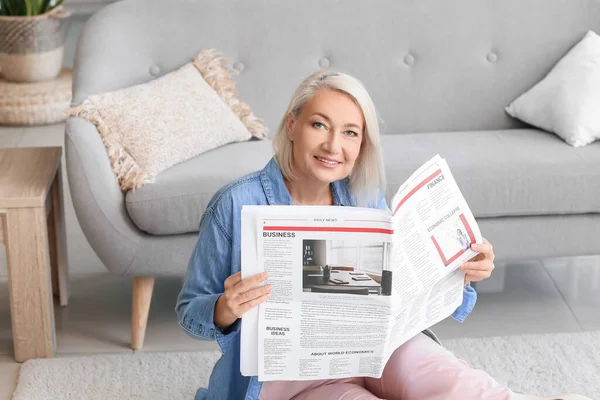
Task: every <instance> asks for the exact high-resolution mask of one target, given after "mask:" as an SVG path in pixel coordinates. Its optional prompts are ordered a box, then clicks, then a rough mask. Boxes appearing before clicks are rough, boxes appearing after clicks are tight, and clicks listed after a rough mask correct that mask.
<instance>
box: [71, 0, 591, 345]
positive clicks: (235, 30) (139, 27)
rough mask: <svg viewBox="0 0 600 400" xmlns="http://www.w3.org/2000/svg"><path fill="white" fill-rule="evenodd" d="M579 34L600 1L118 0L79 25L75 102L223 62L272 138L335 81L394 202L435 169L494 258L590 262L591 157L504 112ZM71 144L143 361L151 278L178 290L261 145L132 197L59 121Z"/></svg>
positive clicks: (185, 169) (84, 130)
mask: <svg viewBox="0 0 600 400" xmlns="http://www.w3.org/2000/svg"><path fill="white" fill-rule="evenodd" d="M588 29H592V30H596V31H597V32H599V31H600V1H593V0H569V1H564V0H504V1H495V0H465V1H451V2H449V1H446V0H419V1H410V0H385V1H367V0H352V1H340V0H304V1H301V2H300V1H297V2H290V1H286V2H282V1H278V0H262V1H257V0H226V1H224V0H218V1H217V0H212V1H208V0H202V1H193V0H188V1H181V0H179V1H173V0H171V1H169V4H168V6H167V5H166V3H165V2H164V1H159V0H126V1H123V2H118V3H114V4H111V5H109V6H107V7H106V8H104V9H102V10H100V11H99V12H98V13H97V14H95V15H94V16H93V17H92V18H91V19H90V20H89V21H88V22H87V24H86V25H85V28H84V29H83V31H82V33H81V36H80V39H79V43H78V48H77V54H76V60H75V67H74V82H73V104H80V103H81V102H82V101H83V100H84V99H85V98H86V97H87V96H88V95H91V94H94V93H101V92H105V91H110V90H115V89H119V88H124V87H128V86H131V85H135V84H139V83H143V82H146V81H149V80H151V79H154V78H156V77H158V76H161V75H164V74H166V73H168V72H169V71H172V70H174V69H176V68H177V67H179V66H181V65H183V64H184V63H186V62H188V61H189V60H191V58H192V57H193V56H194V55H195V54H197V53H198V52H199V51H200V50H202V49H208V48H215V49H218V50H220V51H222V52H223V53H224V54H225V55H226V56H227V57H229V58H230V59H231V61H232V64H233V67H234V68H235V69H237V70H238V71H239V75H238V76H237V77H236V81H237V85H238V86H237V87H238V89H239V92H240V95H241V98H242V99H243V100H244V101H246V102H248V103H249V104H250V105H251V106H252V108H253V110H254V112H255V113H256V114H257V115H258V116H260V117H263V118H264V120H265V123H266V124H267V126H268V127H269V128H270V129H271V130H274V129H275V127H276V125H277V123H278V121H279V119H280V118H281V117H282V113H283V112H284V110H285V108H286V105H287V102H288V101H289V98H290V96H291V94H292V91H293V89H294V88H295V87H296V85H297V84H298V83H299V82H300V81H301V80H302V79H303V78H304V77H305V76H307V75H308V74H310V73H311V72H313V71H315V70H317V69H321V68H333V69H339V70H341V71H344V72H348V73H350V74H352V75H355V76H356V77H358V78H359V79H361V80H362V81H363V82H364V84H365V85H366V87H367V88H368V90H369V91H370V93H371V94H372V97H373V99H374V101H375V104H376V106H377V108H378V110H379V112H380V115H381V118H382V120H383V124H382V128H383V133H384V137H383V139H382V141H383V147H384V152H385V161H386V169H387V178H388V192H387V198H388V201H389V200H390V198H391V196H392V195H393V194H394V193H395V191H396V190H397V188H398V186H399V185H400V183H402V182H403V181H404V179H405V178H407V177H408V176H409V174H410V173H412V171H413V170H414V169H415V168H416V167H418V166H419V165H420V164H421V163H423V162H424V161H426V160H427V159H429V158H430V157H431V156H433V155H434V154H436V153H440V154H441V155H442V156H443V157H445V158H446V159H447V160H448V162H449V164H450V167H451V169H452V171H453V173H454V175H455V178H456V180H457V182H458V184H459V185H460V187H461V189H462V191H463V194H464V196H465V198H466V200H467V202H468V203H469V205H470V206H471V208H472V210H473V212H474V214H475V217H476V218H477V219H478V222H479V224H480V227H481V230H482V233H483V235H484V236H486V237H487V238H489V239H490V241H491V242H492V243H493V244H494V246H495V252H496V255H497V258H498V259H499V260H504V261H509V260H515V259H531V258H541V257H554V256H573V255H590V254H600V142H596V143H593V144H591V145H589V146H587V147H583V148H577V149H576V148H572V147H570V146H569V145H567V144H566V143H564V142H563V141H562V140H561V139H559V138H558V137H557V136H555V135H553V134H551V133H547V132H543V131H540V130H537V129H534V128H532V127H529V126H526V125H524V124H522V123H520V122H519V121H516V120H514V119H512V118H510V117H509V116H508V115H507V114H506V113H505V112H504V107H505V106H506V105H507V104H509V103H510V102H511V101H512V100H513V99H515V98H516V97H517V96H518V95H519V94H521V93H523V92H524V91H525V90H527V89H528V88H530V87H531V86H532V85H533V84H534V83H536V82H537V81H538V80H540V79H541V78H542V77H543V76H544V75H545V74H546V73H547V72H548V71H549V70H550V69H551V68H552V66H553V65H554V64H555V63H556V62H557V61H558V60H559V59H560V58H561V57H562V56H563V55H564V54H565V53H566V52H567V50H568V49H569V48H570V47H571V46H573V45H574V44H575V43H577V42H578V41H579V40H580V39H581V38H582V37H583V35H584V33H585V32H586V31H587V30H588ZM65 145H66V158H67V171H68V177H69V184H70V188H71V194H72V196H73V203H74V206H75V211H76V213H77V218H78V220H79V222H80V224H81V227H82V228H83V231H84V233H85V235H86V237H87V239H88V240H89V242H90V244H91V246H92V247H93V249H94V251H95V252H96V253H97V254H98V256H99V257H100V259H101V260H102V261H103V263H104V264H105V265H106V267H107V269H108V270H109V271H110V272H111V273H114V274H117V275H124V276H128V277H133V278H134V302H133V304H134V310H133V331H132V347H133V348H140V347H141V346H142V344H143V338H144V331H145V326H146V319H147V315H148V308H149V303H150V297H151V294H152V287H153V283H154V278H155V277H157V276H165V275H183V274H184V271H185V268H186V264H187V262H188V258H189V256H190V254H191V251H192V247H193V246H194V244H195V241H196V237H197V230H198V223H199V220H200V216H201V214H202V212H203V210H204V208H205V206H206V204H207V202H208V201H209V199H210V198H211V196H212V195H213V193H215V191H216V190H217V189H218V188H219V187H221V186H222V185H224V184H226V183H227V182H229V181H231V180H233V179H235V178H237V177H239V176H241V175H243V174H246V173H248V172H251V171H254V170H258V169H261V168H262V167H263V166H264V165H265V164H266V162H267V161H268V160H269V158H270V157H271V143H270V141H250V142H245V143H238V144H231V145H227V146H224V147H222V148H219V149H216V150H214V151H211V152H208V153H206V154H203V155H200V156H198V157H196V158H195V159H192V160H189V161H187V162H184V163H182V164H179V165H176V166H174V167H172V168H171V169H169V170H167V171H165V172H163V173H162V174H160V175H159V176H158V178H157V179H156V182H155V183H153V184H147V185H145V186H144V187H142V188H141V189H139V190H137V191H135V192H128V193H122V192H121V190H120V189H119V186H118V185H117V182H116V180H115V177H114V175H113V173H112V171H111V168H110V165H109V161H108V158H107V155H106V153H105V150H104V146H103V144H102V142H101V140H100V137H99V135H98V133H97V131H96V129H95V128H94V126H93V125H91V124H90V123H88V122H87V121H86V120H83V119H80V118H69V120H68V121H67V124H66V139H65ZM173 300H174V301H175V299H173Z"/></svg>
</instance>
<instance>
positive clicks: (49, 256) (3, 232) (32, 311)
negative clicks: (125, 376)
mask: <svg viewBox="0 0 600 400" xmlns="http://www.w3.org/2000/svg"><path fill="white" fill-rule="evenodd" d="M61 154H62V148H60V147H43V148H6V149H0V243H4V245H5V246H6V257H7V266H8V290H9V296H10V309H11V319H12V332H13V342H14V348H15V360H17V361H19V362H22V361H26V360H29V359H31V358H46V357H52V356H53V355H54V351H55V349H56V334H55V329H54V305H53V299H52V295H53V294H54V295H55V296H57V297H59V302H60V303H59V304H60V305H61V306H63V307H64V306H66V305H67V302H68V287H67V280H68V271H67V251H66V238H65V222H64V206H63V202H62V179H61Z"/></svg>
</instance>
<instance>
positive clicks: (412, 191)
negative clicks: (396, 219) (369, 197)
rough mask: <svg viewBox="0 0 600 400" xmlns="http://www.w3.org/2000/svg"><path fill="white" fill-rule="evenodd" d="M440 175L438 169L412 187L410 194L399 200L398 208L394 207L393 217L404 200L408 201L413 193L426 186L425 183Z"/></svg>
mask: <svg viewBox="0 0 600 400" xmlns="http://www.w3.org/2000/svg"><path fill="white" fill-rule="evenodd" d="M441 173H442V170H441V169H438V170H437V171H435V172H434V173H433V174H431V175H429V176H428V177H427V178H425V179H424V180H423V182H421V183H419V184H418V185H417V186H415V187H414V189H413V190H411V191H410V192H408V194H407V195H406V196H404V198H403V199H402V200H400V203H398V207H396V209H395V210H394V215H395V214H396V212H397V211H398V209H399V208H400V206H401V205H402V204H404V203H405V202H406V200H408V199H409V197H410V196H412V195H413V194H415V192H416V191H417V190H419V189H421V188H422V187H423V186H425V185H427V183H428V182H429V181H430V180H432V179H433V178H435V177H436V176H438V175H439V174H441Z"/></svg>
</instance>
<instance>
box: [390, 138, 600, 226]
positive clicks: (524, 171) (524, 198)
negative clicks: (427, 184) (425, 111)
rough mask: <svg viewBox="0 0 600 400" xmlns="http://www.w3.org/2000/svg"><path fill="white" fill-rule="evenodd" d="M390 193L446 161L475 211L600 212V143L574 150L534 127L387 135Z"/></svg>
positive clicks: (480, 214) (488, 213)
mask: <svg viewBox="0 0 600 400" xmlns="http://www.w3.org/2000/svg"><path fill="white" fill-rule="evenodd" d="M383 144H384V147H383V148H384V160H385V162H386V171H387V179H388V180H387V182H388V185H387V193H386V198H387V199H388V201H389V199H391V197H392V196H393V194H394V193H395V191H396V190H397V188H398V187H399V186H400V184H401V183H403V182H404V180H405V179H406V178H407V177H408V176H409V175H410V174H411V173H412V172H413V171H414V170H415V169H416V168H417V167H419V166H420V165H421V164H422V163H424V162H425V161H427V160H428V159H429V158H431V157H432V156H434V155H435V154H436V153H439V154H440V155H441V156H442V157H444V158H445V159H446V161H447V162H448V165H449V166H450V170H451V171H452V174H453V175H454V178H455V179H456V182H457V184H458V186H459V188H460V190H461V192H462V193H463V195H464V197H465V200H466V201H467V203H468V204H469V207H470V208H471V211H472V212H473V215H474V216H475V217H480V218H481V217H501V216H502V217H504V216H521V215H548V214H555V215H556V214H581V213H589V212H600V142H596V143H592V144H590V145H588V146H587V147H583V148H573V147H571V146H569V145H567V144H566V143H565V142H563V141H562V140H561V139H560V138H559V137H557V136H556V135H553V134H551V133H548V132H544V131H541V130H537V129H512V130H490V131H478V132H473V131H471V132H446V133H419V134H405V135H390V136H386V137H385V138H384V140H383Z"/></svg>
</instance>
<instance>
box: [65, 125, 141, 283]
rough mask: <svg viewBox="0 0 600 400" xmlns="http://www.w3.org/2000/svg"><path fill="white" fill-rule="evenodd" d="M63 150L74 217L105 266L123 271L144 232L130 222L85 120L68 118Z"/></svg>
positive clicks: (97, 137) (101, 146)
mask: <svg viewBox="0 0 600 400" xmlns="http://www.w3.org/2000/svg"><path fill="white" fill-rule="evenodd" d="M65 149H66V154H65V156H66V161H67V174H68V178H69V188H70V191H71V196H72V199H73V206H74V208H75V213H76V215H77V220H78V221H79V224H80V225H81V229H82V230H83V232H84V234H85V236H86V238H87V240H88V241H89V243H90V245H91V246H92V248H93V249H94V251H95V252H96V254H97V255H98V257H99V258H100V260H102V262H103V263H104V265H105V266H106V268H107V269H108V270H109V271H110V272H111V273H113V274H117V275H123V274H126V272H127V270H128V268H129V266H130V265H131V264H132V262H133V260H134V257H135V254H136V251H137V250H138V247H139V245H140V242H141V241H142V239H143V238H144V236H145V234H144V233H143V232H141V231H140V230H139V229H138V228H137V227H136V226H135V225H134V224H133V222H132V221H131V219H130V218H129V215H128V214H127V210H126V209H125V196H124V194H123V193H122V192H121V189H120V188H119V185H118V183H117V180H116V178H115V175H114V173H113V171H112V168H111V166H110V161H109V159H108V155H107V154H106V150H105V148H104V144H103V143H102V139H101V138H100V135H99V134H98V131H97V130H96V127H95V126H94V125H92V124H91V123H90V122H89V121H87V120H85V119H83V118H78V117H70V118H69V119H68V120H67V123H66V130H65Z"/></svg>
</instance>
